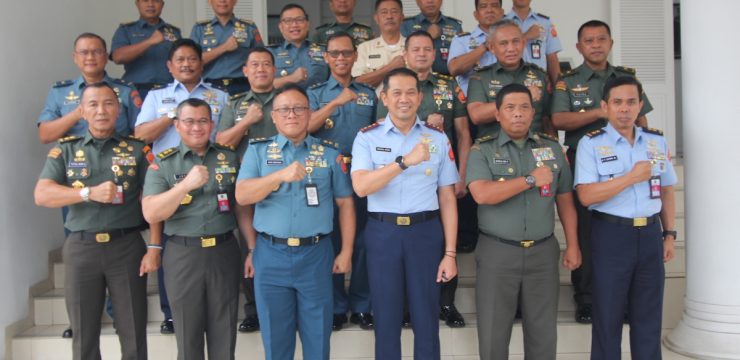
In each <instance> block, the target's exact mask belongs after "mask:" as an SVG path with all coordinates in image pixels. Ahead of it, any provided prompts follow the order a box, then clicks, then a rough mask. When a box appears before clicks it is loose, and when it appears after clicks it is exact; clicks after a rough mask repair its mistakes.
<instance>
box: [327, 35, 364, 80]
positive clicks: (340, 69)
mask: <svg viewBox="0 0 740 360" xmlns="http://www.w3.org/2000/svg"><path fill="white" fill-rule="evenodd" d="M347 54H349V56H345V55H347ZM335 56H336V57H335ZM324 60H325V61H326V63H327V64H329V69H330V70H331V73H332V75H334V76H336V77H345V76H348V75H351V74H352V65H354V64H355V61H357V51H355V50H354V48H353V47H352V40H351V39H350V38H348V37H346V36H342V37H338V38H336V39H332V40H331V41H329V43H328V44H327V45H326V52H325V53H324Z"/></svg>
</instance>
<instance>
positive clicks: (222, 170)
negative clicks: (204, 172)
mask: <svg viewBox="0 0 740 360" xmlns="http://www.w3.org/2000/svg"><path fill="white" fill-rule="evenodd" d="M214 173H215V175H214V179H215V180H216V187H219V184H220V185H221V187H223V188H226V189H230V188H233V187H234V184H235V183H236V173H237V169H236V167H235V166H233V164H227V165H222V166H219V167H217V168H216V169H215V170H214ZM219 178H220V179H221V180H220V181H219Z"/></svg>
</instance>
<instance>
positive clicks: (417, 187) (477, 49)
mask: <svg viewBox="0 0 740 360" xmlns="http://www.w3.org/2000/svg"><path fill="white" fill-rule="evenodd" d="M512 2H513V9H512V11H511V12H510V13H508V14H506V15H504V11H503V7H502V5H503V4H502V1H500V0H475V12H474V16H475V18H476V20H477V21H478V25H477V26H476V27H475V29H474V30H473V31H472V32H470V33H463V32H462V24H461V22H460V21H459V20H456V19H454V18H451V17H448V16H444V15H442V13H441V12H440V8H441V5H442V1H441V0H417V4H418V6H419V8H420V9H421V12H420V13H419V14H418V15H416V16H413V17H408V18H406V19H405V20H404V18H403V7H402V3H401V1H398V0H377V1H376V2H375V15H374V19H375V21H376V23H377V25H378V27H379V29H380V36H378V37H377V38H373V33H372V30H371V28H370V27H368V26H366V25H362V24H358V23H355V22H354V21H353V18H352V12H353V9H354V5H355V1H352V0H330V1H329V4H330V8H331V10H332V12H333V13H334V14H335V16H336V22H333V23H329V24H324V25H322V26H319V27H317V28H316V30H317V31H316V34H315V36H314V37H313V41H311V40H309V37H308V35H309V19H308V15H307V13H306V11H305V10H304V9H303V7H301V6H300V5H297V4H289V5H286V6H285V7H284V8H283V9H282V11H281V13H280V23H279V28H280V32H281V34H282V35H283V38H284V39H285V41H284V42H283V43H282V44H280V45H272V46H268V47H263V46H262V39H261V36H260V33H259V30H258V29H257V27H256V26H255V25H254V23H252V22H251V21H248V20H242V19H239V18H237V17H235V15H234V6H235V4H236V0H209V3H210V5H211V6H212V8H213V11H214V13H215V17H214V18H213V19H211V20H207V21H201V22H198V23H197V24H195V25H194V27H193V29H192V31H191V38H190V39H187V38H182V34H181V32H180V30H179V29H178V28H177V27H175V26H173V25H170V24H168V23H166V22H164V20H162V19H161V18H160V15H161V12H162V8H163V6H164V2H163V1H162V0H136V1H135V4H136V6H137V8H138V10H139V13H140V16H141V17H140V19H139V20H138V21H135V22H131V23H125V24H121V26H120V27H119V28H118V30H117V31H116V33H115V35H114V37H113V44H112V49H111V53H110V59H112V60H113V61H114V62H116V63H117V64H123V65H124V68H125V74H124V76H123V80H118V79H112V78H110V77H108V75H107V74H106V72H105V65H106V62H107V58H108V51H107V47H106V42H105V40H103V39H102V38H101V37H99V36H97V35H95V34H91V33H84V34H81V35H80V36H79V37H78V38H77V39H76V40H75V42H74V53H73V59H74V62H75V64H76V65H77V66H78V68H79V69H80V72H81V75H80V77H79V78H77V79H75V80H68V81H60V82H57V83H56V84H54V85H53V86H52V89H51V91H50V93H49V96H48V98H47V101H46V104H45V106H44V110H43V111H42V113H41V116H40V117H39V120H38V129H39V138H40V139H41V141H42V142H43V143H50V142H52V141H55V140H57V139H58V140H59V141H58V144H57V145H55V146H54V147H53V148H52V149H51V150H50V151H49V154H48V159H47V163H46V165H45V166H44V169H43V171H42V173H41V175H40V179H39V181H38V184H37V187H36V191H35V198H36V202H37V204H39V205H41V206H46V207H64V208H65V209H67V210H65V212H64V213H65V217H66V219H65V228H66V229H68V231H69V233H68V236H67V240H66V242H65V244H64V249H63V254H64V258H65V269H66V273H67V276H66V280H65V299H66V303H67V311H68V314H69V318H70V324H71V329H70V330H68V331H67V332H65V335H66V336H70V337H73V342H72V343H73V353H74V358H75V359H99V358H100V351H99V349H98V348H99V334H100V314H101V313H102V311H103V307H104V303H105V298H106V291H107V293H108V295H109V297H110V300H109V301H110V304H109V306H108V307H109V308H112V309H109V313H112V314H113V313H114V314H115V315H114V326H115V328H116V330H117V332H118V335H119V338H120V339H121V348H122V357H123V358H124V359H146V358H147V344H146V319H147V315H146V312H147V305H146V304H147V301H146V275H147V273H150V272H154V271H158V277H159V285H160V302H161V309H162V312H163V314H164V317H165V321H164V322H163V323H162V325H161V331H162V332H163V333H173V332H174V333H175V334H176V337H177V348H178V358H179V359H192V358H196V359H202V358H204V342H205V343H207V345H208V346H207V349H208V350H207V352H208V358H210V359H233V358H234V349H235V346H236V329H237V327H238V329H239V330H240V331H244V332H247V331H255V330H257V329H260V330H261V334H262V340H263V345H264V352H265V357H266V358H267V359H292V358H293V356H294V351H295V344H296V338H295V332H296V331H298V333H299V335H300V337H301V343H302V346H303V357H304V358H306V359H328V358H329V353H330V351H329V339H330V335H331V332H332V330H339V329H341V328H342V326H343V325H344V324H345V323H346V322H347V321H348V319H347V312H348V311H351V315H352V316H351V317H350V319H349V320H351V321H352V322H353V323H356V324H359V326H360V327H362V328H363V329H374V331H375V335H376V336H375V357H376V359H383V360H386V359H400V357H401V341H400V331H401V327H402V326H411V327H412V328H413V331H414V358H416V359H439V358H440V342H439V335H438V332H439V331H438V327H439V323H438V320H437V319H442V320H445V321H446V323H447V325H449V326H450V327H461V326H465V322H464V319H463V318H462V316H461V315H460V313H459V312H458V310H457V309H456V308H455V305H454V293H455V288H456V284H457V283H456V275H457V265H456V258H457V251H458V249H460V250H461V251H471V250H472V249H473V248H474V247H476V242H477V249H476V254H475V257H476V262H477V285H476V293H477V295H476V303H477V315H478V325H477V326H478V339H479V353H480V358H481V359H507V358H508V348H509V346H508V345H509V341H510V337H511V328H512V324H513V321H514V318H515V316H516V314H517V312H520V313H521V317H522V323H523V328H524V343H525V356H526V357H527V358H533V359H554V358H555V354H556V343H557V307H558V305H557V302H558V291H559V276H558V273H559V272H558V267H559V265H558V260H559V257H560V254H561V250H560V246H559V244H558V241H557V239H555V237H554V235H553V230H554V210H555V209H556V208H555V207H554V206H553V205H557V212H558V215H559V218H560V221H561V222H562V224H563V228H564V231H565V237H566V239H565V240H566V241H565V243H566V247H565V251H564V252H563V255H562V257H563V260H562V263H563V265H564V266H565V267H566V268H568V269H569V270H571V271H573V283H574V286H575V287H576V295H575V300H576V302H577V304H578V310H577V312H576V320H577V321H578V322H584V323H590V322H591V321H593V337H592V355H591V357H592V359H618V358H619V357H620V353H621V350H620V342H621V329H622V325H621V324H622V321H623V319H624V318H625V316H626V317H627V319H628V320H629V322H630V326H631V346H632V356H633V358H635V359H658V358H660V342H659V339H660V328H661V326H660V325H661V319H660V309H661V306H662V291H663V276H664V273H663V271H664V270H663V265H662V263H663V261H668V260H670V259H671V258H672V257H673V241H674V240H675V237H676V232H675V230H674V220H673V217H674V200H673V192H672V185H673V184H675V182H676V177H675V173H674V171H673V168H672V165H671V161H670V153H669V150H668V149H667V145H666V142H665V140H664V138H663V137H662V136H661V133H660V132H659V131H657V130H654V129H649V128H646V127H641V126H644V125H646V119H645V114H646V113H647V112H649V111H650V110H651V106H650V103H649V102H648V100H647V98H646V96H645V94H644V92H643V91H642V86H641V84H640V83H639V82H638V81H637V80H636V79H635V77H634V75H635V72H634V70H632V69H629V68H624V67H615V66H613V65H611V64H609V63H608V62H607V57H608V55H609V52H610V50H611V46H612V44H613V40H612V39H611V34H610V29H609V26H608V25H607V24H606V23H603V22H601V21H598V20H592V21H589V22H587V23H585V24H583V25H582V26H581V27H580V29H579V30H578V34H577V35H578V43H577V45H576V46H577V49H578V51H579V52H580V53H581V54H582V55H583V57H584V63H583V64H582V65H581V66H579V67H577V68H576V69H574V70H571V71H568V72H566V73H564V74H561V73H560V65H559V61H558V58H557V52H558V51H560V50H561V49H562V47H561V45H560V41H559V38H558V34H557V31H556V30H555V27H554V25H553V24H552V22H551V21H550V20H549V18H548V17H547V16H545V15H542V14H540V13H537V12H534V11H533V10H532V9H531V7H530V2H531V0H513V1H512ZM453 76H455V77H456V78H455V77H453ZM552 84H555V85H554V89H553V85H552ZM142 99H144V100H143V102H142ZM468 119H470V120H468ZM557 130H565V145H566V146H567V152H566V151H564V149H563V148H562V147H561V145H560V143H559V142H558V138H557ZM471 134H472V136H471ZM476 134H477V135H476ZM474 137H477V140H476V141H475V143H474V144H473V142H472V140H471V139H472V138H474ZM150 146H151V147H150ZM574 172H575V173H574ZM574 185H575V190H576V193H577V195H578V196H573V189H574ZM468 192H469V193H468ZM476 207H477V210H476ZM476 211H477V215H476V214H475V212H476ZM147 223H148V226H147ZM147 227H148V228H149V242H148V243H145V242H144V240H143V238H142V236H141V234H140V231H141V230H143V229H145V228H147ZM458 240H459V241H458ZM165 247H166V249H167V250H166V251H165ZM160 265H161V266H160ZM350 271H351V273H352V277H351V282H350V286H349V292H347V291H345V286H344V285H345V278H344V274H345V273H347V272H350ZM240 278H241V279H242V280H240ZM240 282H242V286H243V287H244V289H245V295H246V303H245V309H244V310H245V316H246V318H245V320H244V321H243V322H242V323H241V324H239V325H238V326H237V322H238V320H237V314H238V293H239V286H240V285H239V284H240ZM592 289H593V291H592ZM371 304H372V307H371ZM592 304H593V305H592ZM204 334H205V338H204Z"/></svg>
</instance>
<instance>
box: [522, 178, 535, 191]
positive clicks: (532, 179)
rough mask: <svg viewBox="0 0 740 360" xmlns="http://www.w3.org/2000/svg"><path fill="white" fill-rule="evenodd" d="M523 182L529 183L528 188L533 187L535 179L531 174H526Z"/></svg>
mask: <svg viewBox="0 0 740 360" xmlns="http://www.w3.org/2000/svg"><path fill="white" fill-rule="evenodd" d="M524 182H526V183H527V185H529V188H530V189H531V188H533V187H534V184H536V183H537V179H535V178H534V176H532V175H527V176H525V177H524Z"/></svg>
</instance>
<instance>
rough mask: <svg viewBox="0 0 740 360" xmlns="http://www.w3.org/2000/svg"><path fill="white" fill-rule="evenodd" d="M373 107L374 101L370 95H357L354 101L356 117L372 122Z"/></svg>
mask: <svg viewBox="0 0 740 360" xmlns="http://www.w3.org/2000/svg"><path fill="white" fill-rule="evenodd" d="M373 105H375V100H374V99H373V97H372V94H368V93H357V100H355V107H354V108H355V111H356V112H357V116H359V117H360V118H361V119H363V120H365V119H372V120H374V119H373V118H374V116H375V114H374V111H373Z"/></svg>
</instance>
